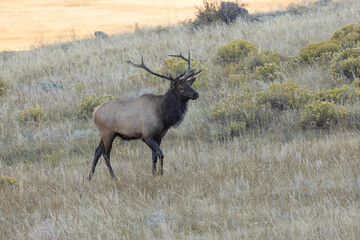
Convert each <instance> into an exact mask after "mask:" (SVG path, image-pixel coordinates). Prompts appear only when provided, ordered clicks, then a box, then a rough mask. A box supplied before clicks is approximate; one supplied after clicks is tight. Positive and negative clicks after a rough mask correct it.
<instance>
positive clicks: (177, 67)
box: [161, 57, 209, 88]
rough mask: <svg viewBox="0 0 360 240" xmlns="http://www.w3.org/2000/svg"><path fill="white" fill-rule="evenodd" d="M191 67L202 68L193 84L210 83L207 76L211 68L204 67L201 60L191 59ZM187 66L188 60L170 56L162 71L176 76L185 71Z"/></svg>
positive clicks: (197, 85)
mask: <svg viewBox="0 0 360 240" xmlns="http://www.w3.org/2000/svg"><path fill="white" fill-rule="evenodd" d="M190 66H191V68H192V69H194V68H195V67H197V70H200V69H202V72H201V73H200V74H199V75H197V76H196V81H195V82H194V84H193V86H194V87H195V88H197V87H199V86H206V85H208V81H207V76H208V73H209V70H208V69H207V68H206V67H204V66H203V65H202V64H201V63H200V62H197V61H194V59H191V65H190ZM186 68H187V62H186V61H185V60H183V59H181V58H177V57H174V58H170V59H168V60H165V67H164V68H163V69H161V73H163V74H171V76H176V75H178V74H180V73H183V72H184V71H185V70H186Z"/></svg>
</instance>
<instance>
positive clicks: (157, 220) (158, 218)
mask: <svg viewBox="0 0 360 240" xmlns="http://www.w3.org/2000/svg"><path fill="white" fill-rule="evenodd" d="M167 219H168V217H167V215H166V214H165V213H163V212H155V213H150V214H149V216H147V217H146V219H145V221H146V224H147V225H150V226H151V225H159V224H161V223H164V222H166V220H167Z"/></svg>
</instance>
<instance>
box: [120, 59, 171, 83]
mask: <svg viewBox="0 0 360 240" xmlns="http://www.w3.org/2000/svg"><path fill="white" fill-rule="evenodd" d="M125 62H126V63H128V64H130V65H132V66H134V67H137V68H142V69H144V70H146V71H148V72H149V73H151V74H153V75H155V76H157V77H160V78H164V79H167V80H170V81H174V79H173V77H171V75H170V76H165V75H162V74H159V73H156V72H153V71H151V70H150V68H148V67H147V66H146V65H145V63H144V57H143V56H141V64H135V63H133V62H131V61H130V60H128V61H125Z"/></svg>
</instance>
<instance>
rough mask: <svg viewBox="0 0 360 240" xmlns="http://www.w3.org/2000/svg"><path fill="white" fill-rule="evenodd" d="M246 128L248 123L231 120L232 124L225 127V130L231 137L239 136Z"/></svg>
mask: <svg viewBox="0 0 360 240" xmlns="http://www.w3.org/2000/svg"><path fill="white" fill-rule="evenodd" d="M245 129H246V123H245V122H240V121H234V122H230V124H228V125H226V126H225V127H224V130H225V131H226V132H227V134H228V135H229V136H231V137H234V136H238V135H240V133H242V132H244V130H245Z"/></svg>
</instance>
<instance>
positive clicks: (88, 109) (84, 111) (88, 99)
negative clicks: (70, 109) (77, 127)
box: [79, 94, 119, 118]
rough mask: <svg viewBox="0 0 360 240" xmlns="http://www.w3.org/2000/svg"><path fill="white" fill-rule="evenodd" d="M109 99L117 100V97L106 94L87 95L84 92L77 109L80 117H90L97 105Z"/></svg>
mask: <svg viewBox="0 0 360 240" xmlns="http://www.w3.org/2000/svg"><path fill="white" fill-rule="evenodd" d="M110 100H119V98H118V97H115V96H111V95H106V94H105V95H103V96H97V95H96V94H93V95H91V96H89V95H88V94H86V95H85V97H84V100H83V101H82V103H81V105H80V111H79V114H80V117H83V118H89V117H91V116H92V114H93V112H94V110H95V108H96V107H97V106H99V105H101V104H103V103H104V102H107V101H110Z"/></svg>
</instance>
